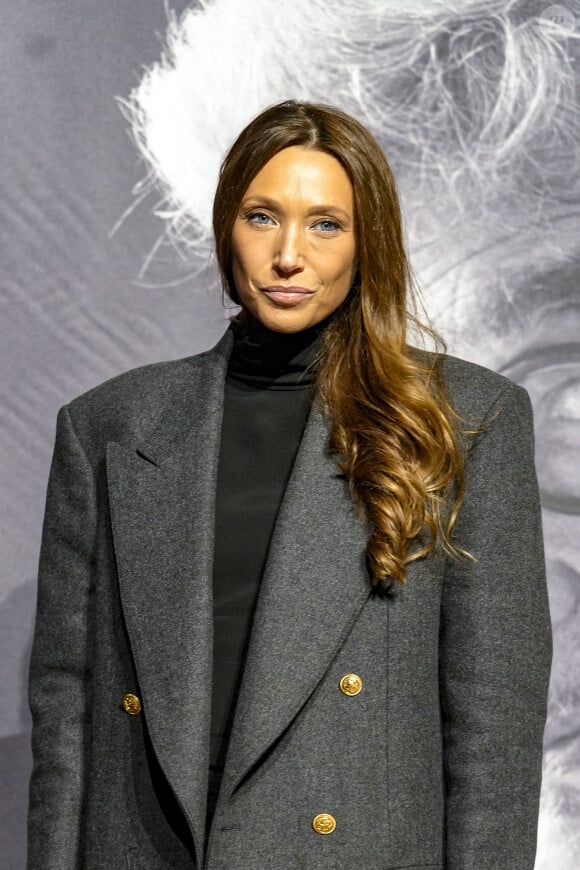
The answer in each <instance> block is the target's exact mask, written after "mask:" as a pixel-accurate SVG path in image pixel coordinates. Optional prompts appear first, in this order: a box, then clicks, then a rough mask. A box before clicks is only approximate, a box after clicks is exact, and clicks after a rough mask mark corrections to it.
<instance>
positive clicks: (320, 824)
mask: <svg viewBox="0 0 580 870" xmlns="http://www.w3.org/2000/svg"><path fill="white" fill-rule="evenodd" d="M312 827H313V828H314V830H315V831H316V833H317V834H332V832H333V831H334V829H335V828H336V819H335V818H334V816H331V815H330V813H318V815H317V816H314V818H313V819H312Z"/></svg>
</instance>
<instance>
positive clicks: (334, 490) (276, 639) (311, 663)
mask: <svg viewBox="0 0 580 870" xmlns="http://www.w3.org/2000/svg"><path fill="white" fill-rule="evenodd" d="M328 435H329V426H328V424H327V423H326V421H325V419H324V416H323V413H322V411H321V408H320V405H319V402H318V400H315V402H314V404H313V406H312V410H311V412H310V415H309V418H308V420H307V424H306V427H305V430H304V434H303V436H302V440H301V443H300V447H299V450H298V454H297V457H296V461H295V463H294V467H293V470H292V474H291V476H290V480H289V482H288V485H287V487H286V491H285V494H284V497H283V500H282V504H281V506H280V510H279V513H278V518H277V521H276V526H275V529H274V533H273V536H272V541H271V544H270V549H269V554H268V560H267V564H266V568H265V571H264V576H263V580H262V585H261V589H260V595H259V599H258V604H257V608H256V613H255V617H254V623H253V628H252V637H251V640H250V645H249V649H248V655H247V659H246V665H245V670H244V677H243V681H242V686H241V690H240V695H239V699H238V705H237V709H236V714H235V718H234V724H233V729H232V734H231V739H230V746H229V750H228V755H227V760H226V769H225V772H224V781H223V785H222V790H221V795H220V800H222V799H223V798H226V797H227V796H228V795H229V794H231V792H232V791H233V790H234V789H235V788H236V786H237V785H238V784H239V782H240V781H241V780H242V778H243V777H244V775H245V774H246V773H247V771H248V770H249V769H250V768H251V767H252V766H253V765H254V764H255V763H256V761H257V760H258V759H259V758H260V756H261V755H262V754H263V753H264V752H266V750H267V749H268V747H269V746H270V745H271V744H272V743H273V742H274V740H275V739H276V738H277V737H278V736H279V735H280V734H281V732H282V731H283V730H284V729H285V728H286V727H287V726H288V724H289V723H290V722H291V721H292V719H293V718H294V717H295V716H296V715H297V714H298V713H299V711H300V709H301V707H302V706H303V705H304V704H305V703H306V702H307V700H308V698H309V696H310V694H311V693H312V691H313V690H314V689H315V687H316V685H317V684H318V683H319V681H320V680H321V678H322V677H323V675H324V673H325V671H326V669H327V668H328V665H329V663H330V661H331V659H332V658H333V656H334V654H335V653H336V651H337V650H338V649H339V647H340V645H341V643H342V642H343V641H344V639H345V637H346V636H347V634H348V632H349V628H350V626H351V625H352V623H353V621H354V620H355V619H356V616H357V614H358V613H359V611H360V609H361V607H362V606H363V605H364V603H365V601H366V600H367V599H368V597H369V594H370V584H369V580H368V574H367V570H366V564H365V547H366V541H367V537H368V530H367V529H366V527H365V524H364V523H363V522H362V521H361V520H360V519H359V518H358V517H357V516H356V515H355V510H354V507H353V505H352V501H351V498H350V495H349V492H348V487H347V484H346V482H345V480H344V478H343V476H342V475H341V474H340V472H339V470H338V467H337V465H336V463H335V461H334V459H333V458H332V457H331V456H330V455H328V453H327V450H326V445H327V439H328Z"/></svg>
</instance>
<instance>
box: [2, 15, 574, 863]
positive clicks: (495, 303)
mask: <svg viewBox="0 0 580 870" xmlns="http://www.w3.org/2000/svg"><path fill="white" fill-rule="evenodd" d="M80 6H82V12H81V11H80ZM0 9H1V12H2V28H1V29H0V57H1V59H2V74H1V75H0V119H1V128H0V129H1V133H0V135H1V137H2V139H1V143H2V160H1V161H0V228H1V236H0V241H1V251H2V261H1V262H2V270H1V273H0V275H1V278H0V280H1V288H0V313H1V317H0V329H1V331H2V332H1V338H0V363H1V365H2V373H3V376H2V379H1V383H0V414H1V426H0V439H1V445H0V446H1V450H0V463H1V465H0V475H1V478H0V479H1V498H2V520H3V521H2V528H1V534H2V551H1V552H2V562H1V568H0V572H1V573H0V697H1V704H0V783H1V793H0V865H1V866H2V867H3V868H4V870H21V868H24V866H25V819H26V797H27V795H26V792H27V786H28V776H29V770H30V762H31V759H30V751H29V729H30V718H29V712H28V706H27V700H26V672H27V666H28V657H29V652H30V643H31V636H32V629H33V618H34V607H35V595H36V571H37V560H38V550H39V545H40V531H41V524H42V515H43V509H44V497H45V491H46V483H47V478H48V469H49V463H50V458H51V453H52V447H53V442H54V433H55V420H56V413H57V410H58V408H59V407H60V406H61V405H63V404H64V403H65V402H68V401H69V400H70V399H72V398H73V397H74V396H76V395H78V394H79V393H81V392H83V391H84V390H86V389H88V388H90V387H92V386H94V385H95V384H97V383H99V382H101V381H103V380H105V379H107V378H109V377H111V376H113V375H115V374H117V373H118V372H120V371H123V370H126V369H128V368H131V367H133V366H136V365H140V364H144V363H147V362H152V361H154V360H159V359H164V358H165V359H168V358H174V357H180V356H185V355H188V354H192V353H196V352H198V351H201V350H203V349H205V348H207V347H209V346H210V345H212V344H213V343H214V342H215V341H216V340H217V338H218V337H219V335H220V334H221V333H222V331H223V329H224V328H225V326H226V318H227V316H228V314H229V312H228V311H225V310H224V308H223V307H222V304H221V300H220V294H219V290H218V288H217V282H216V276H215V270H214V267H213V265H212V257H211V243H210V240H209V236H208V226H209V223H208V221H209V208H210V202H211V195H212V191H213V186H214V184H215V177H216V172H217V166H218V164H219V161H220V159H221V157H222V155H223V153H224V151H225V149H226V147H227V146H228V144H230V142H231V140H232V138H233V137H234V135H235V134H236V133H237V131H238V130H239V129H240V128H241V127H242V126H243V124H245V123H246V122H247V121H248V120H249V118H250V117H251V116H252V115H254V114H255V113H256V112H258V111H259V110H260V109H261V108H263V107H264V106H265V105H267V104H269V103H272V102H275V101H277V100H279V99H283V98H286V97H300V98H306V99H314V100H321V101H325V102H331V103H334V104H335V105H338V106H339V107H341V108H344V109H346V110H347V111H350V112H352V113H353V114H355V115H356V116H357V117H359V118H360V119H361V120H362V121H363V123H365V124H367V125H368V126H369V127H370V128H371V129H372V130H373V131H374V133H375V134H376V136H377V138H378V139H379V141H380V142H381V145H382V146H383V148H384V150H385V153H386V154H387V156H388V158H389V160H390V162H391V163H392V165H393V168H394V170H395V174H396V176H397V178H398V180H399V184H400V189H401V195H402V201H403V208H404V212H405V216H406V226H407V235H408V242H409V248H410V251H411V259H412V263H413V265H414V268H415V271H416V274H417V276H418V279H419V282H420V284H421V286H422V288H423V295H424V301H425V306H426V308H427V311H428V312H429V314H430V315H431V316H432V317H433V318H434V320H435V322H436V324H437V325H438V326H439V328H440V329H441V331H442V332H443V334H444V336H445V337H446V339H447V342H448V346H449V350H450V351H451V352H454V353H456V354H458V355H460V356H464V357H466V358H470V359H472V360H475V361H477V362H480V363H482V364H484V365H487V366H489V367H491V368H494V369H496V370H498V371H501V372H502V373H504V374H507V375H508V376H509V377H511V378H513V379H514V380H515V381H517V382H518V383H520V384H522V385H523V386H525V387H526V388H527V389H528V390H529V392H530V394H531V397H532V401H533V404H534V409H535V425H536V438H537V463H538V470H539V476H540V483H541V489H542V499H543V505H544V513H543V517H544V528H545V536H546V553H547V561H548V571H549V588H550V602H551V611H552V618H553V626H554V643H555V652H554V668H553V677H552V683H551V694H550V708H549V720H548V724H547V728H546V737H545V764H544V785H543V793H542V807H541V813H540V831H539V843H538V859H537V864H536V867H537V870H554V868H556V867H557V868H558V870H577V868H578V867H579V866H580V837H579V834H578V830H579V828H580V826H579V824H578V819H579V817H580V688H579V686H578V679H577V675H578V673H579V671H580V632H579V630H578V628H579V625H578V623H579V618H578V614H579V611H580V572H579V569H578V565H580V534H579V533H580V525H579V515H580V445H579V443H578V431H580V430H579V422H580V420H579V418H580V388H579V387H580V339H579V336H580V295H579V292H578V278H579V263H578V248H579V246H580V233H579V232H578V221H577V215H578V210H579V202H580V196H579V187H580V182H579V179H580V173H579V171H578V170H579V168H580V167H579V166H578V163H579V161H580V156H579V151H578V145H577V142H578V134H579V121H580V118H579V115H578V104H577V101H576V97H575V88H576V86H577V80H576V77H577V74H578V72H577V71H578V65H579V63H580V51H579V45H578V39H579V35H580V32H579V21H580V0H568V2H567V3H566V4H565V5H549V4H548V3H545V2H541V0H540V2H535V0H513V2H512V0H477V2H476V0H446V2H442V0H431V2H429V0H405V2H403V0H368V2H365V3H360V0H357V2H354V0H340V2H338V0H324V2H322V0H320V2H319V0H288V2H280V0H279V2H277V3H272V2H271V0H244V2H239V0H235V2H234V0H214V2H210V0H205V2H204V3H203V4H201V3H200V4H199V5H198V6H191V5H190V6H187V4H186V3H185V2H179V0H173V2H172V5H171V9H169V8H167V7H166V6H164V5H163V4H162V2H161V0H124V2H123V3H119V2H116V0H100V2H99V3H98V4H97V3H92V4H80V5H79V3H78V2H76V0H42V3H40V2H38V0H20V2H19V3H14V2H12V0H0ZM116 98H121V99H120V100H119V99H116ZM513 739H514V740H517V739H518V735H517V733H516V734H514V736H513Z"/></svg>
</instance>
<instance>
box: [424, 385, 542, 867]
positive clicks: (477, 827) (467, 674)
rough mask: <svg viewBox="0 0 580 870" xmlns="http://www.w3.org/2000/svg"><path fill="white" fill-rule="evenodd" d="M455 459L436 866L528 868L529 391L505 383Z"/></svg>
mask: <svg viewBox="0 0 580 870" xmlns="http://www.w3.org/2000/svg"><path fill="white" fill-rule="evenodd" d="M486 421H487V422H486V423H485V426H486V428H485V431H484V432H483V433H481V434H479V435H478V436H476V439H475V441H474V444H473V446H472V448H471V451H470V454H469V458H468V460H467V464H466V492H465V497H464V501H463V504H462V506H461V508H460V511H459V516H458V520H457V523H456V528H455V534H454V539H455V541H456V542H457V544H459V545H460V546H462V547H464V548H465V549H467V550H468V551H469V552H470V553H471V554H472V555H473V556H474V557H475V559H476V560H477V561H475V562H468V561H466V560H462V561H455V560H452V559H449V560H448V563H447V567H446V573H445V580H444V590H443V598H442V613H441V617H442V620H441V637H440V687H441V709H442V727H443V749H444V765H445V785H446V804H445V807H446V813H445V815H446V820H445V826H446V863H445V868H446V870H497V868H499V867H502V868H505V870H533V867H534V859H535V854H536V837H537V820H538V807H539V797H540V785H541V769H542V742H543V732H544V724H545V720H546V713H547V692H548V681H549V674H550V665H551V658H552V635H551V627H550V616H549V608H548V596H547V588H546V577H545V563H544V551H543V542H542V529H541V513H540V502H539V494H538V485H537V480H536V473H535V467H534V436H533V422H532V410H531V404H530V400H529V397H528V394H527V393H526V391H525V390H524V389H522V388H521V387H517V386H515V385H511V384H510V385H509V386H508V387H507V388H505V389H504V390H503V392H502V393H501V395H500V397H499V398H498V400H497V401H496V402H495V404H494V406H493V408H492V409H491V410H490V413H489V414H488V415H486Z"/></svg>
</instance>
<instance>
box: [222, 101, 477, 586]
mask: <svg viewBox="0 0 580 870" xmlns="http://www.w3.org/2000/svg"><path fill="white" fill-rule="evenodd" d="M292 145H301V146H303V147H305V148H314V149H316V150H318V151H324V152H326V153H328V154H331V155H332V156H333V157H335V158H336V159H337V160H338V161H340V163H341V164H342V166H343V167H344V168H345V170H346V172H347V173H348V175H349V178H350V180H351V183H352V185H353V191H354V207H355V233H356V241H357V274H356V276H355V280H354V282H353V286H352V288H351V290H350V293H349V295H348V297H347V300H346V302H345V304H343V305H342V306H341V309H340V311H339V312H338V314H337V316H336V317H335V318H333V319H332V320H331V322H330V324H329V326H328V327H327V328H326V329H325V330H324V332H323V334H322V337H321V348H320V354H319V367H318V371H317V377H316V389H317V391H318V393H319V395H320V397H321V398H322V401H323V407H324V408H325V410H326V412H327V413H328V415H329V417H330V420H331V423H332V427H331V434H330V442H329V448H330V450H331V451H332V452H333V453H334V454H335V456H336V461H337V465H338V467H339V468H340V470H341V471H342V473H343V474H344V475H345V477H346V480H347V481H348V486H349V490H350V494H351V497H352V499H353V501H354V503H355V505H356V506H357V507H358V508H359V510H360V511H361V513H362V514H363V515H364V516H365V517H366V519H367V521H368V523H369V527H370V536H369V539H368V542H367V548H366V553H367V566H368V570H369V574H370V577H371V581H372V584H373V585H374V586H378V587H380V588H390V587H391V586H392V584H393V583H394V582H395V581H400V582H403V583H404V582H405V579H406V571H407V564H408V563H409V562H411V561H413V560H415V559H418V558H420V557H422V556H424V555H426V554H427V553H428V552H430V551H431V550H432V549H433V547H434V546H435V545H438V546H440V547H441V548H442V549H443V550H444V551H445V552H446V553H448V554H449V555H452V556H458V555H459V554H460V553H462V551H461V550H460V549H459V548H458V547H456V546H455V545H454V544H453V543H452V541H451V533H452V529H453V525H454V523H455V519H456V516H457V511H458V509H459V505H460V503H461V500H462V497H463V490H464V478H463V469H464V462H463V455H462V451H461V449H460V444H459V437H458V434H457V431H456V424H457V420H458V418H457V417H456V415H455V413H454V410H453V408H452V407H451V404H450V402H449V399H448V397H447V396H446V393H445V388H444V383H443V379H442V375H441V360H442V353H441V350H442V348H443V344H442V342H441V340H440V339H439V337H438V336H437V335H436V333H435V332H434V330H433V329H432V327H431V326H429V325H427V324H426V323H424V322H422V321H421V320H420V319H419V318H418V317H417V301H416V290H415V285H414V280H413V275H412V272H411V269H410V266H409V263H408V259H407V255H406V251H405V247H404V243H403V233H402V219H401V209H400V205H399V197H398V194H397V189H396V185H395V180H394V178H393V173H392V171H391V169H390V167H389V164H388V162H387V160H386V158H385V156H384V154H383V152H382V151H381V149H380V147H379V146H378V144H377V142H376V141H375V140H374V138H373V137H372V136H371V134H370V133H369V132H368V130H366V129H365V127H363V126H362V124H360V123H359V122H358V121H356V120H355V119H354V118H352V117H351V116H349V115H347V114H346V113H344V112H342V111H340V110H339V109H336V108H333V107H331V106H326V105H320V104H315V103H304V102H296V101H293V100H289V101H285V102H282V103H278V104H277V105H274V106H272V107H270V108H268V109H266V110H265V111H264V112H262V113H261V114H260V115H258V117H256V118H255V119H254V120H253V121H252V122H251V123H250V124H249V125H248V126H247V127H246V128H245V129H244V130H243V131H242V132H241V134H240V135H239V137H238V139H237V140H236V142H235V143H234V144H233V146H232V147H231V149H230V151H229V153H228V154H227V156H226V158H225V160H224V162H223V164H222V167H221V171H220V177H219V182H218V186H217V190H216V195H215V200H214V209H213V228H214V235H215V241H216V256H217V261H218V265H219V268H220V272H221V275H222V280H223V286H224V291H225V292H226V293H227V294H228V295H229V297H230V298H231V299H232V301H233V302H235V303H238V304H239V303H240V298H239V295H238V291H237V289H236V286H235V282H234V278H233V273H232V260H233V258H232V229H233V226H234V221H235V219H236V216H237V213H238V210H239V206H240V203H241V201H242V199H243V196H244V194H245V192H246V190H247V189H248V187H249V185H250V182H251V181H252V179H253V178H254V176H255V175H256V174H257V173H258V172H259V171H260V169H261V168H262V167H263V166H264V165H265V164H266V163H267V162H268V161H269V160H270V159H271V158H272V157H273V156H274V155H275V154H277V153H278V152H279V151H281V150H282V149H284V148H287V147H289V146H292ZM411 323H412V324H413V325H414V327H415V329H416V330H417V331H418V332H419V333H420V334H421V333H422V334H423V335H428V336H430V337H431V338H433V339H435V341H436V347H437V349H438V352H436V353H427V352H426V351H423V350H419V349H417V348H414V347H411V346H410V345H409V344H408V342H407V330H408V326H409V325H410V324H411ZM424 531H426V532H427V535H420V533H421V532H424ZM414 544H415V545H414ZM413 545H414V546H413Z"/></svg>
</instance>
